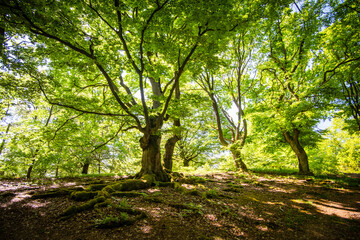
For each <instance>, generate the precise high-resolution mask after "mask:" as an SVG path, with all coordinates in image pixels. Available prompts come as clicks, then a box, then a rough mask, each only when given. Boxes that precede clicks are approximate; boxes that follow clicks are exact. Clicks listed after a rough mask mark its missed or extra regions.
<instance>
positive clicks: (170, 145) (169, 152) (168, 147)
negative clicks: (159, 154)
mask: <svg viewBox="0 0 360 240" xmlns="http://www.w3.org/2000/svg"><path fill="white" fill-rule="evenodd" d="M179 140H180V137H178V136H177V135H174V136H172V137H171V138H169V139H168V140H167V141H166V144H165V153H164V167H165V169H166V170H168V171H172V167H173V159H172V158H173V155H174V149H175V145H176V143H177V141H179Z"/></svg>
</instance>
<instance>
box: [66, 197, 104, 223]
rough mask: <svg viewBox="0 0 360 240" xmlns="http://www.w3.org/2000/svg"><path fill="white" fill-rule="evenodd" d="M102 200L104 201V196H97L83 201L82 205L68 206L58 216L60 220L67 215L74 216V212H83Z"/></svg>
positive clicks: (67, 216)
mask: <svg viewBox="0 0 360 240" xmlns="http://www.w3.org/2000/svg"><path fill="white" fill-rule="evenodd" d="M104 201H105V198H104V197H97V198H94V199H91V200H90V201H87V202H86V203H84V204H82V205H79V206H75V205H73V206H70V207H68V208H67V209H66V210H65V211H64V212H63V213H62V214H61V215H60V217H61V219H62V220H65V219H67V218H69V217H72V216H74V215H75V214H77V213H79V212H83V211H85V210H89V209H92V208H94V206H95V205H96V204H97V203H101V202H104Z"/></svg>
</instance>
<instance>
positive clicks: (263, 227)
mask: <svg viewBox="0 0 360 240" xmlns="http://www.w3.org/2000/svg"><path fill="white" fill-rule="evenodd" d="M256 228H257V229H259V230H260V231H263V232H266V231H268V230H269V228H268V227H267V226H266V225H257V226H256Z"/></svg>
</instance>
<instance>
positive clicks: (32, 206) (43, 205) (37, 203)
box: [23, 200, 48, 208]
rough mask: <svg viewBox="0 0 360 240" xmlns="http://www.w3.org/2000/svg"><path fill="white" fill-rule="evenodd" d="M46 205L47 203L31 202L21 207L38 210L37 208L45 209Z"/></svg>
mask: <svg viewBox="0 0 360 240" xmlns="http://www.w3.org/2000/svg"><path fill="white" fill-rule="evenodd" d="M47 204H48V203H47V202H39V201H36V200H35V201H31V202H28V203H26V204H24V205H23V206H25V207H31V208H39V207H45V206H46V205H47Z"/></svg>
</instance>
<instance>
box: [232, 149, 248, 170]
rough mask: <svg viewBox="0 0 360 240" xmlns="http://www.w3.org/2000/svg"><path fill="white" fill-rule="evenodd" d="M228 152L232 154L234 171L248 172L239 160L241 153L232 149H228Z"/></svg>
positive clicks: (240, 159)
mask: <svg viewBox="0 0 360 240" xmlns="http://www.w3.org/2000/svg"><path fill="white" fill-rule="evenodd" d="M230 151H231V153H232V156H233V159H234V162H235V167H236V169H237V170H241V171H243V172H248V171H249V170H248V168H247V167H246V164H245V163H244V161H243V160H242V158H241V151H239V149H234V148H230Z"/></svg>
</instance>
